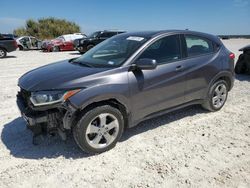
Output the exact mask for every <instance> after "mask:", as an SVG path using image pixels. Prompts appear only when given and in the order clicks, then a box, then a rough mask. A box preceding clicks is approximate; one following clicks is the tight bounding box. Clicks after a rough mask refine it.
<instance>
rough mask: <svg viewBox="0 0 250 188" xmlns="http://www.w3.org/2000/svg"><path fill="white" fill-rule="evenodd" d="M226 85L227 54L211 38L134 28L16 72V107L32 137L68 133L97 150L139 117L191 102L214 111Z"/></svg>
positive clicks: (229, 72) (230, 60) (230, 61)
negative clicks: (76, 54) (62, 58)
mask: <svg viewBox="0 0 250 188" xmlns="http://www.w3.org/2000/svg"><path fill="white" fill-rule="evenodd" d="M233 84H234V54H233V53H231V52H230V51H229V50H228V49H227V48H226V47H225V46H224V45H223V44H222V42H221V41H220V39H219V38H218V37H216V36H213V35H210V34H204V33H199V32H193V31H182V30H168V31H150V32H134V33H124V34H120V35H117V36H114V37H112V38H110V39H107V40H105V41H104V42H102V43H100V44H98V45H97V46H95V47H94V48H92V49H90V50H89V51H88V52H86V53H85V54H84V55H82V56H80V57H78V58H75V59H71V60H65V61H61V62H57V63H54V64H50V65H47V66H43V67H41V68H37V69H35V70H33V71H29V72H28V73H26V74H24V75H23V76H22V77H21V78H20V79H19V82H18V85H19V87H20V92H19V93H18V95H17V104H18V106H19V109H20V111H21V114H22V116H23V117H24V119H25V120H26V122H27V126H28V127H29V128H30V129H31V130H33V131H34V132H35V134H38V133H39V132H57V133H59V135H60V136H61V137H62V138H63V139H65V138H66V135H67V134H66V133H67V132H68V133H70V132H71V130H72V132H73V136H74V139H75V141H76V143H77V144H78V146H79V147H80V148H81V149H82V150H84V151H86V152H89V153H100V152H104V151H107V150H109V149H111V148H113V147H114V146H115V145H116V143H117V141H118V140H119V138H120V137H121V135H122V133H123V131H124V129H125V128H129V127H133V126H135V125H137V124H138V123H139V122H141V121H143V120H145V119H149V118H152V117H155V116H157V115H162V114H164V113H167V112H169V111H173V110H176V109H180V108H183V107H186V106H188V105H194V104H200V105H202V107H203V108H205V109H207V110H209V111H218V110H220V109H221V108H222V107H223V105H224V104H225V102H226V100H227V96H228V91H230V90H231V89H232V87H233Z"/></svg>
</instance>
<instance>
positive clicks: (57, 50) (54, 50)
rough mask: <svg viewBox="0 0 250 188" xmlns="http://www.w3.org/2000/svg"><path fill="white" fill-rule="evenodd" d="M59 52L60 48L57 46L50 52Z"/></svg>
mask: <svg viewBox="0 0 250 188" xmlns="http://www.w3.org/2000/svg"><path fill="white" fill-rule="evenodd" d="M59 51H60V48H59V47H58V46H54V47H53V48H52V52H59Z"/></svg>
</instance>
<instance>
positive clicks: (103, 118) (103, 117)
mask: <svg viewBox="0 0 250 188" xmlns="http://www.w3.org/2000/svg"><path fill="white" fill-rule="evenodd" d="M99 118H100V125H101V126H103V125H106V120H107V114H100V115H99Z"/></svg>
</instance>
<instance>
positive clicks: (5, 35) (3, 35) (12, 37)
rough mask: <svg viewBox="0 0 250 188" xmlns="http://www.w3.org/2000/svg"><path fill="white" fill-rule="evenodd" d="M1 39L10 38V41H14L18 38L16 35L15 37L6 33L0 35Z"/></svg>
mask: <svg viewBox="0 0 250 188" xmlns="http://www.w3.org/2000/svg"><path fill="white" fill-rule="evenodd" d="M0 35H1V36H2V37H3V38H11V39H16V38H18V36H17V35H15V34H11V33H7V34H3V33H2V34H0Z"/></svg>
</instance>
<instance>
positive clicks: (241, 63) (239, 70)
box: [234, 54, 247, 74]
mask: <svg viewBox="0 0 250 188" xmlns="http://www.w3.org/2000/svg"><path fill="white" fill-rule="evenodd" d="M234 71H235V73H236V74H244V73H245V72H246V71H247V67H246V63H245V60H244V55H243V54H241V55H240V57H239V60H238V61H237V63H236V65H235V69H234Z"/></svg>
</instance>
